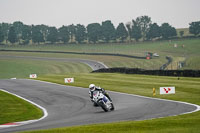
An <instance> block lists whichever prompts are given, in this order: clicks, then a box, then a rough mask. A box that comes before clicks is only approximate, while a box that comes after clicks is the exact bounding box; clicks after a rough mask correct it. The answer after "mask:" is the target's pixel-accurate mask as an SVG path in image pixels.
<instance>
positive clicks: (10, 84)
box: [0, 79, 197, 133]
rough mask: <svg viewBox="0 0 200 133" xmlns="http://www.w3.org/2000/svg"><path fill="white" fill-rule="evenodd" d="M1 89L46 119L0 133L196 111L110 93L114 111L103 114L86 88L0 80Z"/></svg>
mask: <svg viewBox="0 0 200 133" xmlns="http://www.w3.org/2000/svg"><path fill="white" fill-rule="evenodd" d="M0 88H1V89H4V90H7V91H9V92H12V93H15V94H17V95H19V96H22V97H24V98H26V99H29V100H31V101H33V102H35V103H37V104H39V105H41V106H42V107H44V108H46V110H47V111H48V114H49V115H48V116H47V117H46V118H45V119H43V120H41V121H38V122H35V123H32V124H27V125H22V126H18V127H12V128H3V129H0V133H3V132H7V133H8V132H16V131H25V130H36V129H49V128H58V127H66V126H73V125H85V124H92V123H108V122H115V121H124V120H145V119H152V118H159V117H166V116H172V115H179V114H183V113H186V112H192V111H194V110H196V109H197V107H196V106H194V105H189V104H185V103H180V102H174V101H163V100H157V99H149V98H145V97H140V96H134V95H128V94H122V93H117V92H110V95H111V97H112V99H113V102H114V105H115V108H116V110H115V111H113V112H108V113H104V111H103V110H102V109H101V108H99V107H96V108H95V107H93V106H92V103H91V101H90V99H89V95H88V89H87V88H81V87H72V86H64V85H57V84H52V83H47V82H41V81H34V80H25V79H17V80H0Z"/></svg>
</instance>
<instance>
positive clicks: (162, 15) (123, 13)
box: [0, 0, 200, 28]
mask: <svg viewBox="0 0 200 133" xmlns="http://www.w3.org/2000/svg"><path fill="white" fill-rule="evenodd" d="M143 15H147V16H149V17H151V20H152V22H156V23H158V24H159V25H161V24H162V23H164V22H167V23H169V24H170V25H172V26H174V27H176V28H185V27H189V23H191V22H194V21H200V0H0V23H2V22H7V23H13V22H14V21H22V22H23V23H24V24H28V25H31V24H34V25H36V24H45V25H49V26H56V27H61V26H62V25H70V24H72V23H73V24H83V25H85V26H87V25H88V24H90V23H95V22H98V23H101V22H102V21H105V20H111V21H112V22H113V24H114V25H115V26H117V25H118V24H119V23H120V22H123V23H127V22H129V21H131V20H132V19H135V18H136V17H138V16H143Z"/></svg>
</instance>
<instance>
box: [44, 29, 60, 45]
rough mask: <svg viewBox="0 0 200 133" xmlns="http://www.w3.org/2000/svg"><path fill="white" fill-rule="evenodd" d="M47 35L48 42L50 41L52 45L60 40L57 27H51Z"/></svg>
mask: <svg viewBox="0 0 200 133" xmlns="http://www.w3.org/2000/svg"><path fill="white" fill-rule="evenodd" d="M48 31H49V32H48V35H47V41H50V42H51V43H55V42H57V40H58V30H57V29H56V27H49V30H48Z"/></svg>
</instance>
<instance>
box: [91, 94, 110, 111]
mask: <svg viewBox="0 0 200 133" xmlns="http://www.w3.org/2000/svg"><path fill="white" fill-rule="evenodd" d="M93 102H94V103H96V104H97V105H99V106H100V107H101V108H102V109H103V110H104V111H105V112H108V111H112V110H114V105H113V103H112V101H110V100H109V99H108V98H107V97H106V96H105V95H104V94H103V93H102V92H100V91H94V92H93Z"/></svg>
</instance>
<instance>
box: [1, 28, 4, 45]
mask: <svg viewBox="0 0 200 133" xmlns="http://www.w3.org/2000/svg"><path fill="white" fill-rule="evenodd" d="M3 41H4V34H3V30H2V26H1V25H0V43H1V42H3Z"/></svg>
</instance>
